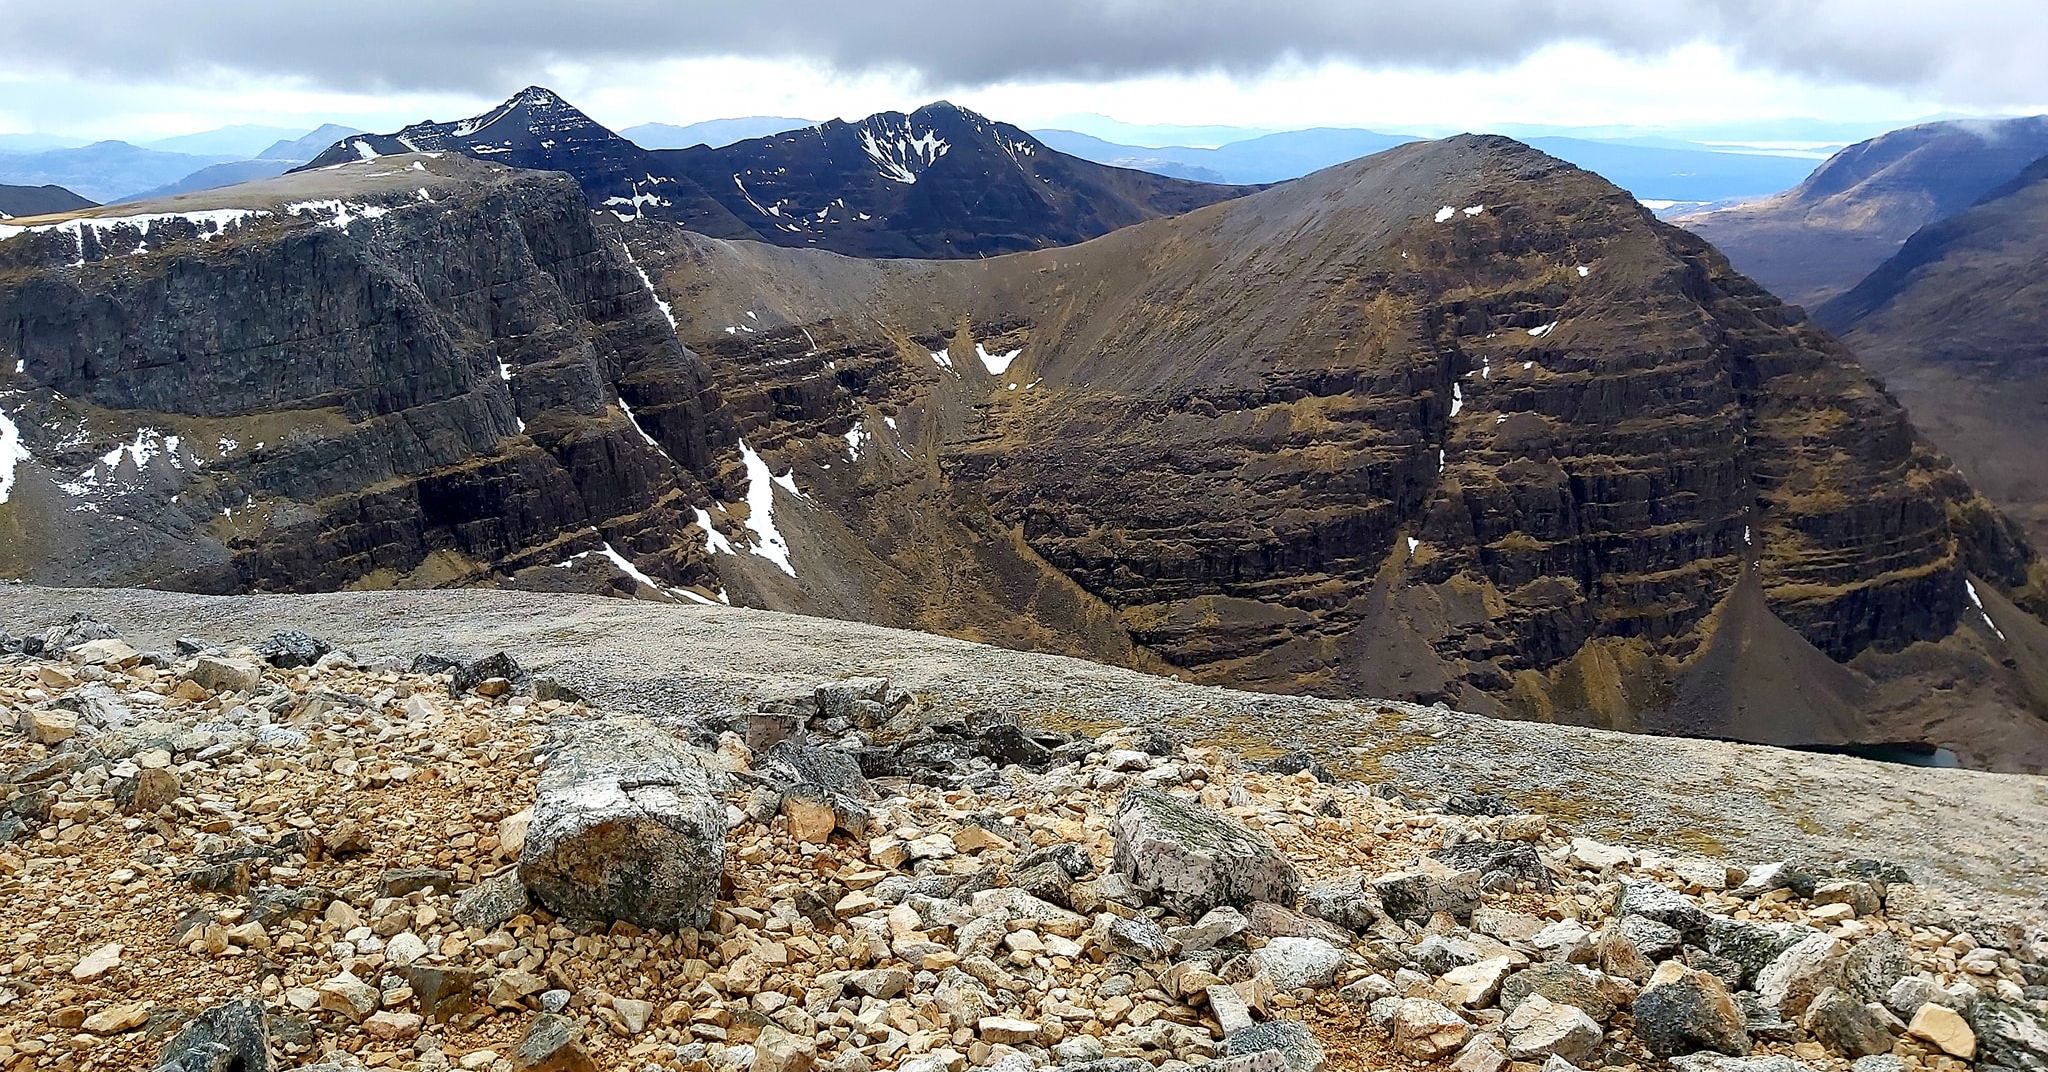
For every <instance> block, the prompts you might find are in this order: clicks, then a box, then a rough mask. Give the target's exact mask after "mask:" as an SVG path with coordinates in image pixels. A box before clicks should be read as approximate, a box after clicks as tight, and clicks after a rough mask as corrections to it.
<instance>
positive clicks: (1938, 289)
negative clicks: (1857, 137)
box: [1815, 159, 2048, 545]
mask: <svg viewBox="0 0 2048 1072" xmlns="http://www.w3.org/2000/svg"><path fill="white" fill-rule="evenodd" d="M1815 315H1816V318H1817V319H1818V320H1820V322H1821V323H1822V324H1824V325H1826V326H1827V327H1828V328H1829V329H1830V330H1832V331H1834V332H1835V333H1836V334H1838V335H1840V336H1841V338H1842V341H1843V342H1845V343H1847V344H1848V345H1849V347H1850V348H1851V349H1853V350H1855V351H1856V354H1857V356H1858V357H1859V358H1860V359H1861V360H1862V361H1863V362H1864V364H1866V365H1867V366H1869V368H1870V369H1871V371H1873V372H1876V373H1877V374H1878V375H1879V376H1881V377H1883V379H1884V381H1885V386H1886V388H1887V389H1888V390H1890V391H1891V392H1892V393H1893V394H1894V395H1897V396H1898V398H1899V400H1900V401H1901V402H1903V403H1905V406H1906V408H1907V409H1908V410H1909V411H1910V412H1911V413H1912V414H1913V416H1914V419H1915V420H1916V421H1917V422H1918V423H1919V424H1920V426H1921V427H1922V428H1923V429H1924V430H1926V432H1927V433H1928V435H1929V436H1931V437H1932V438H1933V439H1934V441H1935V442H1936V443H1938V444H1940V446H1941V447H1942V449H1944V450H1945V451H1947V452H1948V453H1949V455H1950V456H1951V457H1953V458H1955V460H1956V463H1957V464H1958V465H1959V466H1960V467H1961V468H1962V470H1963V471H1964V472H1965V473H1967V474H1969V476H1970V479H1971V481H1972V482H1973V483H1975V484H1976V485H1977V487H1979V488H1980V489H1982V490H1983V491H1984V493H1985V494H1986V495H1988V496H1990V497H1991V499H1992V500H1993V501H1994V502H1997V503H1998V504H1999V505H2000V506H2001V507H2003V508H2004V509H2005V510H2006V511H2007V512H2008V513H2010V514H2011V515H2012V516H2013V517H2015V518H2016V519H2018V520H2019V521H2021V522H2022V523H2023V524H2024V525H2025V526H2026V528H2027V531H2028V534H2029V536H2030V537H2031V538H2032V539H2033V540H2034V542H2035V543H2036V545H2042V544H2044V543H2048V337H2044V335H2043V332H2042V325H2043V324H2048V159H2044V160H2041V161H2037V162H2036V163H2035V164H2034V165H2033V166H2032V167H2030V168H2028V169H2027V170H2026V171H2025V172H2023V173H2022V174H2021V175H2020V177H2019V178H2017V179H2015V180H2014V181H2013V182H2012V183H2010V184H2008V185H2007V186H2006V187H2005V188H2003V189H2001V190H1998V191H1994V192H1993V194H1992V195H1991V196H1989V197H1987V198H1985V199H1984V200H1983V201H1982V202H1981V203H1979V204H1977V205H1976V206H1974V207H1972V208H1970V209H1967V210H1965V211H1963V212H1960V213H1958V214H1956V215H1954V216H1951V217H1949V218H1947V219H1945V220H1942V221H1940V222H1938V223H1934V224H1930V225H1929V226H1927V227H1925V228H1922V229H1921V230H1920V231H1919V232H1918V233H1916V234H1914V235H1913V237H1912V238H1911V239H1909V240H1907V242H1906V244H1905V246H1904V247H1903V248H1902V249H1900V250H1899V252H1898V253H1897V254H1895V255H1894V256H1893V257H1892V258H1891V259H1890V260H1887V261H1886V262H1884V263H1883V264H1882V265H1879V266H1878V268H1877V270H1876V271H1873V272H1872V273H1870V275H1869V276H1867V277H1866V278H1865V279H1864V280H1863V281H1862V282H1861V283H1859V284H1857V285H1856V286H1855V287H1854V288H1853V289H1851V290H1850V291H1849V292H1848V293H1846V294H1843V295H1842V296H1840V297H1838V298H1836V299H1834V300H1833V301H1831V302H1828V303H1827V304H1826V305H1824V306H1822V307H1821V308H1820V310H1819V312H1818V313H1816V314H1815Z"/></svg>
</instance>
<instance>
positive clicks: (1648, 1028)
mask: <svg viewBox="0 0 2048 1072" xmlns="http://www.w3.org/2000/svg"><path fill="white" fill-rule="evenodd" d="M1634 1013H1635V1033H1636V1038H1638V1039H1641V1040H1642V1042H1643V1045H1645V1046H1647V1047H1649V1049H1650V1052H1651V1053H1654V1054H1658V1055H1659V1056H1664V1057H1669V1056H1672V1055H1675V1054H1681V1053H1693V1052H1695V1051H1698V1050H1703V1049H1705V1050H1715V1051H1718V1052H1720V1053H1725V1054H1729V1055H1731V1056H1736V1057H1740V1056H1742V1055H1744V1054H1747V1053H1748V1052H1749V1032H1748V1031H1747V1030H1746V1024H1745V1022H1744V1018H1743V1015H1742V1007H1741V1006H1740V1005H1737V1004H1736V1003H1735V998H1734V996H1733V995H1732V994H1730V993H1729V992H1728V988H1727V987H1726V986H1723V985H1722V983H1721V980H1719V979H1717V978H1715V977H1714V976H1712V975H1709V974H1707V973H1706V972H1703V971H1699V970H1696V969H1693V968H1688V967H1686V966H1685V965H1683V964H1680V963H1678V962H1677V961H1675V960H1667V961H1665V962H1664V963H1663V964H1660V965H1658V966H1657V970H1656V972H1655V973H1654V974H1652V975H1651V976H1650V982H1649V985H1647V986H1645V987H1644V988H1643V992H1642V993H1641V994H1638V995H1636V1000H1635V1005H1634Z"/></svg>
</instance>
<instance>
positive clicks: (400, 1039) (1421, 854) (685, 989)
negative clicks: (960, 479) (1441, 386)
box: [0, 621, 2048, 1072]
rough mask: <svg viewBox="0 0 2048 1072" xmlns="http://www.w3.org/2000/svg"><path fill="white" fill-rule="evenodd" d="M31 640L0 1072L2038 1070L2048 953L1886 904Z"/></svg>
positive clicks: (19, 671)
mask: <svg viewBox="0 0 2048 1072" xmlns="http://www.w3.org/2000/svg"><path fill="white" fill-rule="evenodd" d="M29 639H30V640H31V641H32V643H31V644H26V645H25V644H23V643H22V642H21V641H14V640H8V639H6V638H4V637H0V651H5V652H7V653H8V654H4V655H0V725H4V726H7V727H12V728H13V731H12V732H7V733H0V771H4V772H5V785H4V790H0V793H4V800H5V807H4V811H0V934H4V935H5V936H6V937H7V939H8V941H9V944H10V947H11V948H10V949H9V950H8V954H7V958H6V959H5V960H4V962H0V1069H4V1070H7V1072H13V1070H18V1069H31V1068H35V1069H122V1070H131V1069H158V1070H175V1072H202V1070H204V1072H227V1070H230V1069H240V1070H243V1072H258V1070H268V1069H272V1068H276V1069H320V1070H323V1072H349V1070H356V1069H363V1068H396V1069H427V1070H434V1072H441V1070H447V1069H461V1070H466V1072H487V1070H488V1072H518V1070H533V1069H538V1070H585V1069H588V1070H595V1069H613V1068H620V1069H633V1070H643V1069H691V1070H703V1072H816V1070H823V1072H873V1070H877V1069H905V1070H912V1072H964V1070H965V1069H968V1068H991V1069H999V1070H1002V1072H1031V1070H1037V1069H1054V1070H1065V1072H1141V1070H1149V1069H1153V1068H1159V1069H1165V1070H1169V1072H1172V1070H1180V1069H1186V1068H1208V1069H1213V1070H1215V1072H1317V1070H1318V1069H1353V1068H1380V1067H1385V1066H1395V1067H1407V1068H1421V1067H1444V1068H1450V1069H1454V1070H1455V1072H1503V1070H1506V1069H1510V1068H1512V1069H1514V1070H1515V1072H1535V1070H1536V1069H1538V1068H1539V1066H1540V1067H1541V1068H1542V1069H1543V1070H1544V1072H1570V1070H1571V1069H1574V1068H1577V1069H1595V1068H1661V1067H1665V1066H1667V1065H1668V1066H1670V1067H1674V1068H1679V1069H1682V1070H1685V1072H1800V1070H1802V1069H1811V1070H1828V1072H1835V1070H1844V1069H1847V1070H1852V1072H1960V1070H1962V1069H1964V1068H1965V1067H1968V1066H1970V1065H1972V1064H1974V1065H1976V1066H1979V1067H1985V1068H1991V1067H1997V1068H2004V1069H2012V1070H2015V1072H2048V1013H2044V1008H2048V969H2044V968H2043V966H2042V961H2041V955H2042V953H2043V952H2044V949H2048V946H2044V944H2043V942H2042V934H2041V931H2040V929H2039V924H2038V921H2027V922H2026V923H2024V924H2023V923H2021V922H2016V921H2009V920H1999V919H1983V918H1978V917H1976V916H1974V915H1973V914H1972V913H1971V911H1970V907H1969V906H1967V905H1943V904H1938V903H1935V902H1934V901H1933V900H1932V899H1931V898H1929V897H1927V896H1926V895H1924V894H1922V893H1921V892H1920V891H1919V889H1918V888H1917V887H1916V886H1914V885H1913V883H1912V881H1911V876H1910V875H1908V874H1906V873H1904V872H1903V871H1901V870H1900V869H1899V868H1897V867H1894V866H1891V865H1888V864H1885V863H1883V862H1881V861H1876V860H1848V861H1813V860H1787V861H1773V862H1754V863H1748V864H1743V865H1740V866H1738V865H1736V864H1732V863H1730V862H1728V861H1716V860H1708V859H1703V858H1699V857H1695V856H1690V855H1686V854H1683V853H1655V852H1646V851H1638V850H1633V849H1629V848H1625V847H1621V846H1615V845H1607V844H1601V843H1598V842H1593V841H1588V840H1586V839H1584V838H1579V837H1574V836H1572V832H1571V831H1569V830H1565V829H1561V828H1559V827H1558V826H1556V825H1554V824H1553V823H1552V822H1550V821H1549V820H1547V819H1545V818H1543V817H1540V816H1534V815H1521V814H1502V812H1506V811H1509V810H1510V809H1507V808H1504V807H1501V806H1499V805H1498V802H1497V799H1494V798H1482V797H1480V796H1475V795H1473V794H1461V795H1458V796H1454V797H1453V798H1451V799H1447V800H1443V801H1437V802H1417V801H1410V800H1406V799H1401V798H1399V797H1398V796H1396V795H1393V794H1386V795H1382V794H1381V793H1380V792H1378V791H1376V789H1377V787H1375V786H1372V785H1367V784H1357V783H1332V782H1330V781H1325V780H1322V779H1323V778H1325V777H1327V772H1323V771H1321V770H1320V769H1319V768H1317V767H1316V766H1315V765H1314V764H1313V763H1311V762H1308V761H1306V760H1305V759H1297V760H1293V761H1283V762H1279V763H1261V764H1256V765H1254V764H1246V763H1243V762H1238V761H1235V760H1233V759H1232V757H1229V756H1227V755H1225V754H1223V753H1221V752H1219V751H1217V750H1214V749H1206V748H1193V747H1186V746H1183V745H1180V744H1179V743H1177V742H1175V741H1174V740H1172V739H1171V738H1169V737H1166V736H1164V735H1161V734H1158V733H1153V732H1147V731H1139V730H1120V731H1116V732H1111V733H1107V734H1103V735H1101V736H1099V737H1085V736H1072V735H1062V734H1054V733H1046V732H1039V731H1035V730H1032V729H1030V728H1028V727H1025V726H1022V725H1019V724H1018V722H1017V720H1016V719H1015V718H1012V717H1006V716H1004V715H1002V714H1001V713H997V712H989V713H986V714H980V715H975V716H972V717H968V718H964V719H957V720H935V719H933V718H930V717H928V716H927V715H926V714H925V711H924V708H923V705H922V704H921V703H920V702H919V700H918V699H917V698H916V697H913V696H910V695H908V694H906V693H903V692H901V691H900V690H897V689H894V688H892V687H891V686H890V684H889V682H887V681H885V680H882V679H877V678H854V679H848V680H845V681H837V682H826V683H821V684H820V685H819V687H818V688H817V690H816V692H815V693H814V694H812V695H807V696H801V697H766V698H761V699H760V701H759V703H758V711H756V712H754V713H752V714H749V715H746V716H743V717H739V718H737V719H735V718H733V717H731V716H730V715H710V714H705V713H699V712H687V711H685V712H676V713H674V715H673V717H670V718H659V719H652V720H649V719H640V718H625V717H619V716H614V715H610V714H607V713H605V712H601V711H596V710H592V709H591V708H590V707H589V706H588V705H586V704H584V703H583V702H582V701H581V700H579V699H577V698H576V697H575V694H574V693H573V692H571V691H569V690H567V689H566V688H564V687H562V686H560V685H558V684H556V683H553V682H550V681H548V680H547V679H545V678H541V679H535V678H531V677H529V676H528V675H526V674H525V673H524V672H523V671H522V670H521V669H520V668H519V666H518V662H517V659H516V657H515V656H514V655H511V654H506V653H479V654H481V655H483V656H484V657H483V658H475V659H471V658H460V657H455V656H446V655H424V656H421V657H420V658H419V659H416V660H412V661H410V662H405V663H401V662H399V661H397V660H378V661H364V660H359V659H357V658H355V657H354V656H352V655H351V654H349V653H348V652H346V651H332V650H329V649H328V646H327V645H326V644H324V643H322V642H320V641H319V640H317V639H315V638H313V637H311V636H309V635H307V634H304V633H292V634H281V635H280V636H278V637H274V638H271V639H270V640H269V641H267V642H265V643H264V644H261V645H258V646H255V647H252V648H231V649H230V648H220V647H214V646H212V645H210V644H208V643H206V642H204V641H199V640H192V641H181V642H180V644H179V650H178V651H175V652H143V651H137V650H135V649H134V648H132V647H130V646H129V645H128V644H126V643H124V642H123V641H122V640H121V639H120V638H119V637H117V636H114V635H112V631H111V630H108V629H106V628H105V627H103V626H99V625H98V624H97V623H92V622H89V621H80V622H73V623H70V624H68V625H66V626H62V627H59V628H58V629H55V630H51V631H50V632H49V633H47V634H45V635H43V636H39V637H34V638H29ZM28 649H32V651H31V650H28ZM1319 775H1320V776H1322V777H1319Z"/></svg>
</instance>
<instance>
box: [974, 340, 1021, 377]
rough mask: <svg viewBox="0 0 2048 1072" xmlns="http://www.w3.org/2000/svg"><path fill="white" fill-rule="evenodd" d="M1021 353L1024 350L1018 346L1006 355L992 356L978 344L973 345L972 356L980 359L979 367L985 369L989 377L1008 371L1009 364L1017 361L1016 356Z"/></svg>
mask: <svg viewBox="0 0 2048 1072" xmlns="http://www.w3.org/2000/svg"><path fill="white" fill-rule="evenodd" d="M1023 352H1024V348H1023V347H1021V346H1020V347H1018V348H1017V349H1015V350H1012V351H1010V352H1009V353H1006V354H992V353H989V352H988V351H987V350H985V349H983V348H982V345H981V344H980V343H975V344H974V356H976V357H978V358H980V359H981V367H983V368H985V369H987V370H988V373H989V375H991V376H1000V375H1002V374H1003V373H1005V372H1008V371H1010V362H1012V361H1015V360H1017V355H1018V354H1021V353H1023Z"/></svg>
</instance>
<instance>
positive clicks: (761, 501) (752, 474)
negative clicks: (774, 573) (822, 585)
mask: <svg viewBox="0 0 2048 1072" xmlns="http://www.w3.org/2000/svg"><path fill="white" fill-rule="evenodd" d="M740 457H741V458H742V459H743V460H744V461H745V462H746V466H747V531H749V532H752V533H753V534H754V546H753V547H752V549H751V550H752V551H753V552H754V553H755V554H757V555H759V556H761V557H762V558H765V559H767V560H768V561H770V562H773V563H775V565H776V566H777V567H779V568H780V569H781V570H782V572H784V573H787V574H789V575H790V576H792V577H794V576H796V567H795V566H792V565H790V562H789V543H788V542H787V541H785V540H784V539H783V538H782V532H781V531H780V530H779V529H777V528H776V527H775V485H777V484H783V483H784V481H785V480H786V481H788V483H787V484H784V486H785V487H787V488H789V489H790V490H791V491H795V490H796V481H795V480H794V479H792V477H793V476H794V474H793V473H792V474H791V476H785V477H781V478H778V477H776V476H775V475H774V474H772V473H770V472H769V471H768V463H767V462H765V461H762V460H761V456H760V455H759V454H756V453H754V448H753V447H750V446H748V445H747V441H746V440H744V439H742V440H740Z"/></svg>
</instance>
